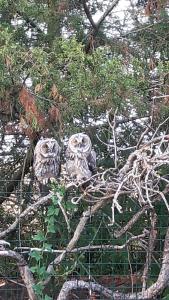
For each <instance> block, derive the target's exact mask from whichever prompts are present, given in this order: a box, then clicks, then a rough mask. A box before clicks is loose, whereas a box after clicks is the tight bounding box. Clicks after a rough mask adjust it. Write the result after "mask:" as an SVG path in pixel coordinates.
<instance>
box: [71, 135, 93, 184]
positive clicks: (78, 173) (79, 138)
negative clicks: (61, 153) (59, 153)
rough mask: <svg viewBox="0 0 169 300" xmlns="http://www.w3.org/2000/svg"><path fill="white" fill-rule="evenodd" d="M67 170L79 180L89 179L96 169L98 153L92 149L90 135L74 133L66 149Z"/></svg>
mask: <svg viewBox="0 0 169 300" xmlns="http://www.w3.org/2000/svg"><path fill="white" fill-rule="evenodd" d="M66 171H67V173H68V175H69V176H70V177H72V178H75V179H76V180H77V182H80V181H83V180H87V179H89V178H90V177H91V176H92V175H93V174H94V173H95V171H96V153H95V151H94V150H92V144H91V140H90V138H89V136H88V135H87V134H84V133H76V134H73V135H72V136H71V137H70V139H69V141H68V148H67V151H66Z"/></svg>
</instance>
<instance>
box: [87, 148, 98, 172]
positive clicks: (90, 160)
mask: <svg viewBox="0 0 169 300" xmlns="http://www.w3.org/2000/svg"><path fill="white" fill-rule="evenodd" d="M87 161H88V166H89V170H90V171H91V172H92V174H95V173H96V152H95V151H94V150H91V152H90V154H89V155H88V157H87Z"/></svg>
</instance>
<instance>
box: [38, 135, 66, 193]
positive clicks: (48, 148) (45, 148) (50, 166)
mask: <svg viewBox="0 0 169 300" xmlns="http://www.w3.org/2000/svg"><path fill="white" fill-rule="evenodd" d="M33 169H34V174H35V177H36V179H37V181H38V182H39V186H40V191H41V192H42V193H43V191H44V193H43V195H45V194H46V193H47V191H48V189H47V188H46V189H45V187H47V184H48V183H50V179H51V178H58V176H59V174H60V146H59V144H58V143H57V141H56V140H55V139H53V138H45V139H42V140H39V142H38V143H37V145H36V147H35V150H34V163H33Z"/></svg>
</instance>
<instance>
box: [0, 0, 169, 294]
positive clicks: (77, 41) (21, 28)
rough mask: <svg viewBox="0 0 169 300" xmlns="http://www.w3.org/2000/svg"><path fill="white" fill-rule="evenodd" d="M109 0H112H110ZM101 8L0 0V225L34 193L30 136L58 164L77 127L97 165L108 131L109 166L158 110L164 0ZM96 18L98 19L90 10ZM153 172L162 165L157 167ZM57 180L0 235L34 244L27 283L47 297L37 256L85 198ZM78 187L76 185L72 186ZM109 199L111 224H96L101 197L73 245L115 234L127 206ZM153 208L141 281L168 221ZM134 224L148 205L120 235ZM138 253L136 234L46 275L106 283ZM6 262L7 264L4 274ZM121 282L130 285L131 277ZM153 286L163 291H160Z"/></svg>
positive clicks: (166, 70)
mask: <svg viewBox="0 0 169 300" xmlns="http://www.w3.org/2000/svg"><path fill="white" fill-rule="evenodd" d="M114 2H115V1H111V2H110V3H109V4H110V5H112V3H114ZM117 2H119V4H121V3H122V0H119V1H117ZM123 2H124V1H123ZM122 5H123V4H122ZM108 8H109V5H108V3H107V1H97V0H96V1H77V0H74V1H72V0H69V1H68V0H64V1H60V0H50V1H46V0H40V1H37V0H32V1H25V0H17V1H11V0H1V1H0V10H1V14H0V20H1V28H0V70H1V76H0V137H1V141H0V175H1V178H2V179H3V180H2V182H1V187H0V191H1V197H0V203H1V204H2V208H1V210H0V216H1V222H0V226H1V229H2V230H4V228H6V227H7V226H8V225H9V224H11V223H12V222H13V221H14V220H15V217H17V216H18V214H19V213H18V212H21V211H24V209H26V208H27V206H29V205H31V204H32V203H33V201H36V200H32V199H33V197H34V195H35V198H34V199H36V197H37V190H36V185H35V183H34V178H33V175H32V162H33V149H34V146H35V144H36V142H37V140H38V139H39V138H40V137H41V136H47V137H48V136H52V137H55V138H57V139H59V140H60V142H61V143H62V146H63V147H62V148H63V149H62V150H63V151H62V162H63V163H64V162H65V157H64V153H65V152H64V150H65V149H64V148H65V144H66V141H67V138H68V136H70V135H71V134H73V133H75V132H77V131H78V132H81V131H85V132H86V133H87V134H89V135H90V137H91V140H92V143H93V146H94V148H95V150H96V152H97V158H98V159H97V165H98V171H99V172H101V171H103V170H106V169H108V168H109V167H112V168H114V166H115V158H116V157H115V152H114V146H115V145H114V142H113V139H112V130H114V132H113V134H115V137H116V146H117V149H118V151H117V152H118V153H117V155H118V166H117V167H118V168H119V169H120V168H121V166H122V165H124V164H125V162H126V159H127V157H128V156H129V155H130V153H132V151H133V148H132V147H133V146H135V145H136V144H137V142H138V141H139V140H140V136H142V133H143V131H145V130H146V128H149V127H151V132H148V131H147V135H146V137H145V139H144V142H145V141H146V140H149V139H150V138H151V137H152V135H153V134H154V132H155V130H156V128H158V125H159V123H160V122H163V121H164V120H165V118H166V117H168V110H169V106H168V103H169V96H168V95H169V88H168V85H169V75H168V74H169V63H168V54H169V53H168V51H169V50H168V41H169V40H168V39H169V34H168V31H169V14H168V7H167V2H166V1H138V3H137V5H133V6H129V7H128V8H126V11H125V15H124V16H123V15H122V14H121V15H120V16H119V15H118V13H117V12H116V11H118V9H119V10H121V6H120V7H118V4H117V5H115V6H114V7H112V10H110V12H108V13H107V9H108ZM122 10H123V9H122ZM95 14H96V15H95ZM100 15H101V18H102V20H101V19H99V16H100ZM96 17H97V18H98V22H95V21H94V20H95V19H96ZM99 20H101V21H99ZM108 112H109V123H110V124H114V125H115V127H114V129H113V128H112V127H109V126H108V124H107V115H108ZM164 131H165V132H166V134H167V133H168V121H166V122H165V123H164V124H162V125H161V126H160V128H159V135H160V134H163V132H164ZM160 172H162V173H163V172H164V174H162V175H166V174H168V170H167V169H165V168H164V169H161V170H160ZM166 176H167V175H166ZM64 184H65V182H64V180H63V182H61V183H59V184H58V186H54V185H53V186H52V191H53V192H54V196H53V197H52V203H50V205H49V206H48V207H44V208H42V209H41V210H39V211H37V212H36V215H35V218H34V217H32V216H31V218H32V219H31V223H30V226H26V225H24V224H23V225H22V226H20V225H19V227H18V231H16V230H15V231H13V232H11V233H10V235H9V239H10V240H11V241H12V245H13V246H16V247H17V246H18V245H20V244H21V241H20V240H21V239H22V240H23V243H24V245H26V246H27V244H26V243H27V241H29V243H30V244H31V246H32V247H40V248H41V249H42V250H41V251H40V252H38V251H32V252H31V255H30V262H31V263H30V264H31V270H32V272H33V275H34V278H35V280H36V284H35V286H34V288H35V291H36V294H37V295H38V296H39V297H40V299H45V300H47V299H50V297H48V296H47V294H50V292H49V293H46V295H45V292H44V290H43V288H44V286H43V285H42V284H41V282H42V281H44V280H45V279H46V278H47V275H48V274H47V266H48V264H49V262H50V261H51V260H52V259H53V257H54V255H53V253H52V249H65V248H66V247H67V244H68V241H69V240H70V238H71V237H72V235H73V233H74V230H75V229H76V226H77V222H78V220H79V218H80V217H81V215H82V213H83V212H84V210H87V207H88V205H87V204H86V203H80V204H79V205H78V206H76V205H74V204H72V203H71V197H72V194H71V193H66V192H65V190H64ZM57 193H59V195H60V196H63V195H64V201H65V202H63V203H62V205H63V209H64V210H65V211H66V213H67V214H68V219H69V222H70V225H71V226H70V227H71V230H70V232H69V231H68V228H67V225H66V222H65V219H64V216H63V214H62V211H61V209H60V206H59V204H58V198H57ZM79 193H80V191H79V190H78V189H77V191H76V196H79ZM121 204H122V206H123V207H125V211H124V213H123V214H122V215H121V214H117V212H116V215H117V216H116V221H117V222H116V224H115V225H114V227H113V229H112V227H111V226H108V223H109V221H110V218H111V204H110V203H108V204H107V205H106V207H104V208H103V209H102V210H101V211H100V212H98V214H97V217H93V218H92V217H91V218H90V220H89V223H88V225H86V227H85V231H84V232H83V234H82V235H81V237H80V239H79V241H78V247H83V246H86V244H91V245H98V244H99V243H100V244H103V245H104V244H106V243H110V244H111V245H114V244H116V243H117V241H116V240H115V238H114V231H115V230H116V229H118V227H119V226H121V227H123V226H124V224H126V222H127V221H129V220H130V218H131V217H132V215H133V214H134V213H136V212H137V211H138V210H139V206H138V205H136V204H134V202H133V199H132V198H131V197H128V196H123V197H122V198H121ZM156 212H157V214H158V216H159V218H158V225H157V227H158V228H159V229H158V237H159V239H157V240H158V241H157V244H156V254H155V263H153V265H152V267H151V270H150V272H149V277H150V278H149V284H151V283H152V282H151V280H152V281H153V282H154V281H155V280H156V278H157V276H158V274H159V265H160V263H161V251H162V250H161V249H162V246H163V243H161V240H163V239H164V237H165V234H166V227H167V226H168V222H167V217H166V218H164V215H167V213H166V209H165V208H164V207H163V206H161V204H159V205H156ZM6 216H7V217H6ZM144 227H146V228H149V227H150V223H149V215H144V217H142V218H141V219H140V220H139V224H138V226H137V225H136V226H134V227H133V229H132V234H134V235H138V234H139V233H140V232H141V230H142V229H144ZM128 235H130V233H128V234H127V235H126V236H125V237H124V236H123V237H120V238H119V239H118V244H119V245H122V244H124V243H125V240H126V239H128V238H129V237H130V236H128ZM17 240H18V241H17ZM44 249H46V250H48V252H45V251H44ZM145 255H146V251H145V250H141V249H140V247H139V245H138V243H137V242H136V241H135V242H133V243H132V244H131V245H130V247H128V248H127V250H126V251H123V252H115V251H114V252H112V251H107V252H104V251H101V250H97V251H92V250H91V251H86V252H85V251H84V252H80V253H71V255H70V256H69V257H65V259H64V261H63V262H62V264H61V265H60V266H59V267H58V268H57V270H56V272H55V273H54V274H53V275H54V281H55V284H56V285H57V280H59V281H60V282H59V284H60V285H61V284H62V283H63V281H64V280H66V279H67V278H69V277H71V276H77V278H80V276H84V277H85V278H86V277H87V278H89V277H90V278H91V277H92V276H93V277H94V276H96V277H99V276H101V275H104V276H107V277H108V276H110V275H113V276H114V277H115V279H114V282H112V281H111V283H110V282H109V283H110V285H111V286H114V288H115V289H116V288H117V286H116V284H115V282H116V281H118V282H119V281H122V276H124V275H126V274H127V275H128V274H129V273H131V272H133V273H134V274H135V273H139V271H140V270H141V269H142V268H143V266H144V261H145V260H144V259H145ZM89 265H90V266H89ZM131 270H132V271H131ZM3 272H4V268H3ZM6 272H7V273H8V270H7V271H6ZM15 273H16V269H15V268H14V270H13V271H12V274H14V275H15ZM118 276H120V278H119V277H118ZM133 276H134V275H133ZM117 277H118V278H117ZM152 278H153V279H152ZM101 279H102V280H103V281H104V279H105V278H101ZM130 281H131V279H130ZM101 283H102V282H101ZM139 283H140V282H139ZM129 284H130V286H131V282H130V283H129ZM56 289H58V286H57V287H56ZM166 293H167V291H166ZM51 295H52V292H51ZM164 297H165V298H164V299H167V298H166V297H167V295H166V294H165V295H164Z"/></svg>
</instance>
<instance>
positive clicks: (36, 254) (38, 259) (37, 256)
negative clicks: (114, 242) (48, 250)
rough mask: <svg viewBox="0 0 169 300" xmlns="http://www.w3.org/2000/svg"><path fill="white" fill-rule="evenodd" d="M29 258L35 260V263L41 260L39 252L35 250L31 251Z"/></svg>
mask: <svg viewBox="0 0 169 300" xmlns="http://www.w3.org/2000/svg"><path fill="white" fill-rule="evenodd" d="M30 256H31V257H33V258H35V260H36V261H40V260H41V259H42V253H41V252H39V251H36V250H33V251H32V252H31V253H30Z"/></svg>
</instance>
